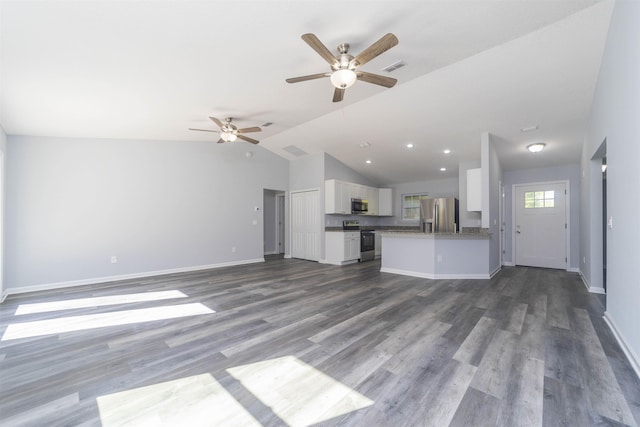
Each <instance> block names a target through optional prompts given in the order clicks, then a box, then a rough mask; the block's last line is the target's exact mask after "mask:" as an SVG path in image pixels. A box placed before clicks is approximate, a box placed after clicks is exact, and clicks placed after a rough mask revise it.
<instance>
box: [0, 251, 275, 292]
mask: <svg viewBox="0 0 640 427" xmlns="http://www.w3.org/2000/svg"><path fill="white" fill-rule="evenodd" d="M257 262H264V258H255V259H247V260H242V261H231V262H223V263H219V264H208V265H197V266H193V267H182V268H174V269H169V270H156V271H147V272H143V273H132V274H121V275H117V276H103V277H94V278H91V279H81V280H72V281H69V282H56V283H44V284H41V285H32V286H20V287H13V288H8V289H6V290H5V292H4V297H7V296H9V295H16V294H24V293H27V292H38V291H49V290H53V289H62V288H70V287H72V286H84V285H95V284H96V283H106V282H116V281H120V280H129V279H140V278H142V277H152V276H163V275H165V274H174V273H188V272H191V271H200V270H210V269H213V268H222V267H231V266H234V265H244V264H254V263H257ZM4 297H3V299H2V300H3V301H4Z"/></svg>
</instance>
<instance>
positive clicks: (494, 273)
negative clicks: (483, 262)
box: [489, 266, 502, 278]
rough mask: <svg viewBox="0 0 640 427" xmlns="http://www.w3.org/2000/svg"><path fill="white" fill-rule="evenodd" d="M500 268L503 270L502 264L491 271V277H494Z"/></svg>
mask: <svg viewBox="0 0 640 427" xmlns="http://www.w3.org/2000/svg"><path fill="white" fill-rule="evenodd" d="M500 270H502V266H498V267H497V268H496V269H495V270H493V271H492V272H491V274H489V278H492V277H493V276H495V275H496V274H498V273H499V272H500Z"/></svg>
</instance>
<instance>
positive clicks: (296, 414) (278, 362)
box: [227, 356, 374, 426]
mask: <svg viewBox="0 0 640 427" xmlns="http://www.w3.org/2000/svg"><path fill="white" fill-rule="evenodd" d="M227 372H229V374H231V375H232V376H233V377H234V378H235V379H237V380H238V381H240V383H242V385H243V386H244V387H245V388H246V389H247V390H249V391H250V392H251V393H252V394H253V395H254V396H255V397H256V398H257V399H259V400H260V401H261V402H262V403H263V404H265V405H267V406H269V407H270V408H271V409H272V410H273V412H274V413H275V414H276V415H277V416H278V417H280V418H281V419H282V420H283V421H284V422H286V423H287V424H288V425H290V426H308V425H311V424H314V423H318V422H321V421H325V420H328V419H331V418H334V417H337V416H340V415H343V414H347V413H349V412H352V411H355V410H358V409H361V408H365V407H367V406H371V405H373V403H374V402H373V401H372V400H370V399H368V398H366V397H365V396H363V395H361V394H360V393H358V392H356V391H355V390H353V389H351V388H349V387H347V386H346V385H344V384H342V383H340V382H339V381H336V380H335V379H333V378H331V377H329V376H328V375H326V374H324V373H322V372H321V371H319V370H317V369H316V368H314V367H313V366H310V365H307V364H306V363H304V362H302V361H301V360H299V359H297V358H296V357H293V356H285V357H280V358H277V359H271V360H265V361H262V362H257V363H252V364H249V365H243V366H238V367H234V368H230V369H227Z"/></svg>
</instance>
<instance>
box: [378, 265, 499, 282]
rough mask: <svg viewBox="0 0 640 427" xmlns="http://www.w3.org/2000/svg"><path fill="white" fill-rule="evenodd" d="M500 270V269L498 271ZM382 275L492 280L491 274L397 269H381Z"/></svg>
mask: <svg viewBox="0 0 640 427" xmlns="http://www.w3.org/2000/svg"><path fill="white" fill-rule="evenodd" d="M498 270H499V269H498ZM380 272H382V273H391V274H400V275H402V276H411V277H420V278H422V279H434V280H436V279H490V278H491V275H489V274H431V273H423V272H420V271H411V270H400V269H396V268H386V267H382V268H380Z"/></svg>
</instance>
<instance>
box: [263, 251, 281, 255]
mask: <svg viewBox="0 0 640 427" xmlns="http://www.w3.org/2000/svg"><path fill="white" fill-rule="evenodd" d="M264 254H265V255H277V254H278V251H267V252H265V253H264Z"/></svg>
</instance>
